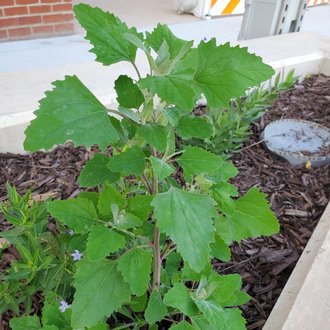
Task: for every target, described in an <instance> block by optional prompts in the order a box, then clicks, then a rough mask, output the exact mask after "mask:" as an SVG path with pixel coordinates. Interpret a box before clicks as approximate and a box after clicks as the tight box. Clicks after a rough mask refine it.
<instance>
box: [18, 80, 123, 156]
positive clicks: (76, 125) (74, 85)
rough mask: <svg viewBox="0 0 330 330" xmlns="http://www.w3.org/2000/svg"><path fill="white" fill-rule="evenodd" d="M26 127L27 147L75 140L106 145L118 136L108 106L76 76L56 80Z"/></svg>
mask: <svg viewBox="0 0 330 330" xmlns="http://www.w3.org/2000/svg"><path fill="white" fill-rule="evenodd" d="M53 85H54V87H55V88H54V89H53V90H52V91H50V92H46V97H45V98H43V99H42V100H41V101H40V106H39V109H38V110H37V111H35V112H34V113H35V115H36V116H37V118H35V119H34V120H32V121H31V123H30V125H29V126H28V128H27V129H26V130H25V135H26V138H25V141H24V148H25V150H28V151H37V150H39V149H45V150H48V149H50V148H52V147H53V146H54V145H57V144H63V143H65V142H67V141H69V140H70V141H72V142H73V143H74V144H75V145H78V146H80V145H85V146H86V147H91V146H92V145H94V144H98V145H99V146H100V148H101V149H105V148H106V147H107V146H108V145H109V144H111V143H113V142H116V141H118V140H119V135H118V133H117V131H116V129H115V128H114V127H113V125H112V123H111V121H110V120H109V115H108V114H107V109H106V108H105V107H104V106H103V104H102V103H100V102H99V100H98V99H97V98H96V97H95V96H94V95H93V94H92V93H91V92H90V90H89V89H88V88H87V87H86V86H85V85H84V84H83V83H82V82H81V81H80V80H79V79H78V78H77V77H76V76H66V77H65V79H64V80H62V81H60V80H58V81H55V82H54V83H53Z"/></svg>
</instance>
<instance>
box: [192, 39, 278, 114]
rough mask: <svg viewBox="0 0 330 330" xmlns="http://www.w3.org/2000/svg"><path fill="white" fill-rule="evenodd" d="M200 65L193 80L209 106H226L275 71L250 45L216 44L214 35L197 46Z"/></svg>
mask: <svg viewBox="0 0 330 330" xmlns="http://www.w3.org/2000/svg"><path fill="white" fill-rule="evenodd" d="M197 52H198V65H197V70H196V72H195V75H194V82H195V83H196V84H197V85H198V86H199V87H200V88H201V90H202V91H203V94H204V95H205V97H206V99H207V103H208V106H209V107H210V108H215V107H222V106H227V105H228V102H229V100H230V99H232V98H234V97H239V96H243V95H245V91H246V90H247V89H248V88H250V87H253V86H258V85H259V84H260V83H261V82H263V81H265V80H267V79H269V78H270V77H271V76H272V75H273V74H274V70H273V69H272V68H271V67H270V66H269V65H267V64H264V63H263V62H262V59H261V57H259V56H256V55H254V54H250V53H249V52H248V51H247V48H240V47H239V46H236V47H231V46H230V45H229V43H226V44H224V45H221V46H217V45H216V40H215V39H214V38H213V39H211V40H210V41H209V42H207V43H205V42H203V41H202V42H201V43H200V44H199V45H198V48H197Z"/></svg>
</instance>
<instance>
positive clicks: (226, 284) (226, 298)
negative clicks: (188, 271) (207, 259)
mask: <svg viewBox="0 0 330 330" xmlns="http://www.w3.org/2000/svg"><path fill="white" fill-rule="evenodd" d="M208 281H209V286H210V287H212V292H211V296H210V298H211V299H214V300H216V301H217V302H218V303H219V304H220V305H221V306H222V307H232V306H238V305H240V303H242V302H243V303H246V302H248V301H249V300H250V297H249V295H247V294H246V293H245V292H243V291H241V286H242V278H241V277H240V275H238V274H230V275H219V274H218V273H215V272H213V274H212V275H211V276H210V277H209V279H208ZM238 296H240V299H239V301H238V299H237V298H238ZM243 296H244V297H245V300H244V301H243Z"/></svg>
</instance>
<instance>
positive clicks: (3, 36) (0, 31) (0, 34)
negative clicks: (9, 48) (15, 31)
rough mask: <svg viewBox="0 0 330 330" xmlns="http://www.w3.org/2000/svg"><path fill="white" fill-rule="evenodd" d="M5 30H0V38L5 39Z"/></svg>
mask: <svg viewBox="0 0 330 330" xmlns="http://www.w3.org/2000/svg"><path fill="white" fill-rule="evenodd" d="M7 37H8V35H7V30H0V39H7Z"/></svg>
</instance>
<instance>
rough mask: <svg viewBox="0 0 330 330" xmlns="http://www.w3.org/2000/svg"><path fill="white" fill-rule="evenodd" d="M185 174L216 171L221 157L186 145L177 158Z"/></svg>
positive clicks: (220, 163) (219, 165)
mask: <svg viewBox="0 0 330 330" xmlns="http://www.w3.org/2000/svg"><path fill="white" fill-rule="evenodd" d="M177 162H178V163H179V165H180V166H181V167H182V168H183V171H184V174H185V176H187V177H189V176H192V175H196V174H202V173H207V174H213V173H216V172H217V171H218V170H219V169H220V168H221V165H222V158H221V157H220V156H218V155H216V154H213V153H211V152H209V151H206V150H204V149H201V148H197V147H190V146H188V147H187V148H185V151H184V153H183V155H182V156H180V157H179V158H178V159H177Z"/></svg>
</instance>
